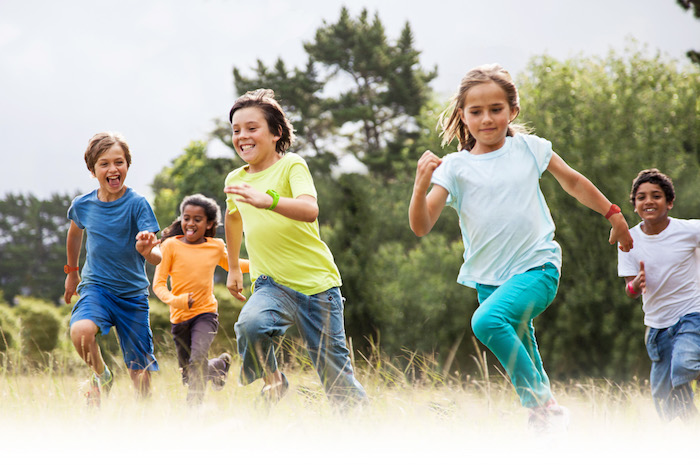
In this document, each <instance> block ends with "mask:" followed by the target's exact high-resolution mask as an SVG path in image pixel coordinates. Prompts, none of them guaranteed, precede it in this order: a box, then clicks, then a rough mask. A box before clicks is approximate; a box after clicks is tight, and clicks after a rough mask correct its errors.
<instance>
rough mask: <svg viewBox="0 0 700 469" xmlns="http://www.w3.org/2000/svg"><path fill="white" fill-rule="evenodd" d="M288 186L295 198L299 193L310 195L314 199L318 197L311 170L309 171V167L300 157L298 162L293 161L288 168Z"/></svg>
mask: <svg viewBox="0 0 700 469" xmlns="http://www.w3.org/2000/svg"><path fill="white" fill-rule="evenodd" d="M289 187H290V188H291V190H292V197H293V198H295V199H296V198H297V197H299V196H300V195H310V196H311V197H313V198H315V199H317V198H318V194H317V192H316V186H314V180H313V178H312V177H311V171H309V167H308V166H307V165H306V162H305V161H304V160H303V159H302V158H301V157H300V158H299V161H298V162H295V163H294V164H293V165H292V166H291V167H290V168H289Z"/></svg>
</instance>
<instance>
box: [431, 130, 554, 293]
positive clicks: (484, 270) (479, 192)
mask: <svg viewBox="0 0 700 469" xmlns="http://www.w3.org/2000/svg"><path fill="white" fill-rule="evenodd" d="M551 158H552V144H551V143H550V142H548V141H547V140H545V139H543V138H539V137H536V136H534V135H523V134H516V135H515V136H514V137H506V142H505V144H504V145H503V146H502V147H501V148H499V149H498V150H496V151H493V152H490V153H485V154H481V155H472V154H471V153H469V152H468V151H466V150H465V151H461V152H457V153H452V154H449V155H447V156H445V157H444V158H443V160H442V163H441V164H440V166H438V168H437V169H436V170H435V172H434V173H433V177H432V183H433V184H437V185H439V186H441V187H443V188H445V190H447V192H448V193H449V196H448V198H447V204H448V205H450V206H451V207H453V208H454V209H455V210H456V211H457V213H458V214H459V226H460V229H461V231H462V242H463V243H464V263H463V264H462V267H461V268H460V271H459V276H458V277H457V282H458V283H461V284H462V285H466V286H469V287H475V285H476V284H477V283H481V284H486V285H502V284H503V283H505V282H506V281H507V280H508V279H510V278H511V277H513V276H514V275H517V274H521V273H523V272H525V271H527V270H529V269H532V268H533V267H538V266H540V265H543V264H546V263H552V264H553V265H555V266H556V267H557V269H561V247H560V246H559V244H558V243H557V242H556V241H554V221H553V220H552V216H551V214H550V213H549V208H548V207H547V203H546V202H545V200H544V196H543V195H542V191H541V190H540V184H539V180H540V177H541V176H542V173H544V171H545V170H546V169H547V166H549V161H550V160H551Z"/></svg>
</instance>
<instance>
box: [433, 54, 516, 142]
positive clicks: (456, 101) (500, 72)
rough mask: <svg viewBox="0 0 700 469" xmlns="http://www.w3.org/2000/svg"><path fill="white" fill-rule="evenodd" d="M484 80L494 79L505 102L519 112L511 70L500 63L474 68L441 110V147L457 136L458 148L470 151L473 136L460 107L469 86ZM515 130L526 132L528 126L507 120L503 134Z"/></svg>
mask: <svg viewBox="0 0 700 469" xmlns="http://www.w3.org/2000/svg"><path fill="white" fill-rule="evenodd" d="M485 83H495V84H497V85H498V86H500V87H501V88H502V89H503V91H504V92H505V93H506V100H507V102H508V105H509V106H510V107H511V109H515V110H517V111H518V113H520V98H519V96H518V89H517V88H516V87H515V83H514V82H513V78H511V76H510V73H508V71H507V70H506V69H504V68H503V67H502V66H500V65H499V64H490V65H482V66H480V67H476V68H473V69H471V70H470V71H469V72H467V74H466V75H465V76H464V78H462V81H461V82H460V84H459V91H457V93H456V94H455V95H454V96H453V97H452V99H451V100H450V104H449V106H448V107H447V109H445V110H444V111H443V112H442V113H441V114H440V117H439V119H438V126H439V127H442V132H440V135H442V146H443V147H445V146H446V145H449V144H450V142H451V141H452V140H453V139H454V138H455V137H457V139H458V141H459V145H457V148H458V149H459V150H467V151H469V150H471V149H472V148H474V144H476V140H475V139H474V136H473V135H471V134H470V133H469V129H468V128H467V126H466V124H464V122H463V121H462V119H461V117H460V114H459V110H460V109H463V108H464V103H465V101H466V99H467V93H469V90H471V89H472V88H473V87H475V86H477V85H483V84H485ZM516 117H517V115H516ZM516 133H527V129H526V128H525V126H522V125H517V124H509V125H508V132H507V133H506V135H508V136H510V137H512V136H513V135H515V134H516Z"/></svg>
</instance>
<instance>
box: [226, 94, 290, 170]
mask: <svg viewBox="0 0 700 469" xmlns="http://www.w3.org/2000/svg"><path fill="white" fill-rule="evenodd" d="M231 128H232V130H233V136H232V138H231V141H232V142H233V147H234V148H235V149H236V153H238V156H240V157H241V159H242V160H243V161H245V162H246V163H248V166H249V168H248V172H251V173H256V172H259V171H262V170H264V169H267V168H269V167H270V166H272V165H273V164H274V163H275V162H277V160H279V159H280V155H279V153H277V150H276V144H277V141H278V140H279V139H280V137H279V135H275V134H273V133H272V132H271V131H270V127H269V126H268V124H267V120H266V119H265V115H264V114H263V112H262V111H261V110H260V109H259V108H257V107H254V106H249V107H244V108H242V109H239V110H237V111H236V112H235V113H234V114H233V116H232V118H231Z"/></svg>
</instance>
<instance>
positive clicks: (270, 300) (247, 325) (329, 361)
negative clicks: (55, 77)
mask: <svg viewBox="0 0 700 469" xmlns="http://www.w3.org/2000/svg"><path fill="white" fill-rule="evenodd" d="M292 325H296V326H297V329H298V331H299V335H300V336H301V338H302V340H303V341H304V345H305V346H306V347H307V350H308V353H309V356H310V357H311V360H312V362H313V364H314V367H315V368H316V372H317V373H318V375H319V377H320V378H321V382H322V384H323V387H324V389H325V391H326V394H327V395H328V398H329V399H330V400H331V402H333V403H337V404H344V403H355V402H362V401H365V400H366V399H367V394H366V393H365V390H364V388H363V387H362V385H361V384H360V383H359V382H358V381H357V379H355V375H354V373H353V370H352V365H351V363H350V352H349V350H348V348H347V346H346V343H345V325H344V323H343V298H342V296H341V295H340V289H339V288H338V287H334V288H331V289H330V290H326V291H324V292H321V293H317V294H315V295H311V296H307V295H304V294H302V293H299V292H297V291H296V290H293V289H291V288H289V287H285V286H284V285H280V284H278V283H276V282H275V281H274V280H272V278H270V277H268V276H267V275H261V276H259V277H258V278H257V279H256V280H255V289H254V292H253V294H252V295H251V296H250V298H249V299H248V301H247V302H246V303H245V305H244V306H243V309H242V310H241V314H240V316H239V317H238V321H237V322H236V325H235V326H234V328H235V331H236V339H237V341H238V353H239V354H240V356H241V358H242V360H243V364H242V369H241V375H240V380H241V383H242V384H248V383H251V382H253V381H255V380H256V379H258V378H262V377H263V376H264V375H267V374H270V373H274V372H275V371H276V370H277V360H276V358H275V351H274V342H273V338H274V337H279V336H282V335H284V333H285V332H286V331H287V329H289V327H290V326H292Z"/></svg>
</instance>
